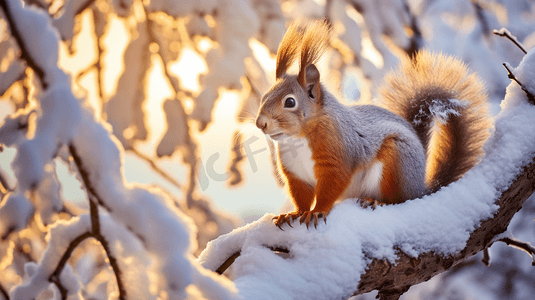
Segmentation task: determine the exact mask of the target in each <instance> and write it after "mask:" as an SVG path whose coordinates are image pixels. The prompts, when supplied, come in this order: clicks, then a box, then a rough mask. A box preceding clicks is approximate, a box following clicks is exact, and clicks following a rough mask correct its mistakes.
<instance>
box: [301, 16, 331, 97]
mask: <svg viewBox="0 0 535 300" xmlns="http://www.w3.org/2000/svg"><path fill="white" fill-rule="evenodd" d="M330 34H331V27H330V26H329V23H328V21H327V20H325V19H321V20H316V21H314V22H312V23H311V24H309V25H308V26H307V28H306V31H305V33H304V34H303V37H302V42H301V57H300V59H301V60H300V62H299V74H298V76H297V80H298V81H299V84H300V85H301V86H302V87H303V88H306V83H305V81H308V80H306V77H307V75H306V73H307V72H306V70H305V69H306V68H308V66H309V65H313V64H315V63H317V62H318V60H319V59H320V57H321V55H322V54H323V52H325V49H326V48H327V46H328V45H329V38H330ZM314 69H316V67H315V66H314ZM316 71H317V69H316ZM318 75H319V72H318ZM318 78H319V76H318Z"/></svg>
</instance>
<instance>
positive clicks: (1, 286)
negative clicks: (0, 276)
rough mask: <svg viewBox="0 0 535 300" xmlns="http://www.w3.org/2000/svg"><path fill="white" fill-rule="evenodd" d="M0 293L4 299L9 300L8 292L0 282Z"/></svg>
mask: <svg viewBox="0 0 535 300" xmlns="http://www.w3.org/2000/svg"><path fill="white" fill-rule="evenodd" d="M0 294H2V296H4V299H5V300H9V294H8V293H7V291H6V289H5V288H4V286H3V285H1V284H0Z"/></svg>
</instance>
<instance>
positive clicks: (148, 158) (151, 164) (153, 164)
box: [127, 146, 183, 190]
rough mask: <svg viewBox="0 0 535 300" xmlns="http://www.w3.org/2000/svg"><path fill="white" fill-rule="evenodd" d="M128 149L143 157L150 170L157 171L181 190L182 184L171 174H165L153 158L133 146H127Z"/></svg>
mask: <svg viewBox="0 0 535 300" xmlns="http://www.w3.org/2000/svg"><path fill="white" fill-rule="evenodd" d="M127 150H128V151H131V152H132V153H134V154H135V155H136V156H137V157H139V158H141V159H143V160H144V161H146V162H147V163H148V164H149V165H150V166H151V168H152V170H154V172H156V173H158V174H159V175H160V176H162V177H163V178H164V179H165V180H167V181H169V182H170V183H171V184H173V185H174V186H176V187H177V188H178V189H180V190H182V189H183V186H182V184H181V183H180V182H178V181H177V180H176V179H174V178H173V177H171V175H169V174H167V173H166V172H165V171H164V170H162V169H161V168H160V167H159V166H158V165H157V164H156V163H155V162H154V160H153V159H151V158H150V157H148V156H146V155H145V154H143V153H141V152H139V151H138V150H137V149H136V148H134V147H133V146H132V147H130V148H128V149H127Z"/></svg>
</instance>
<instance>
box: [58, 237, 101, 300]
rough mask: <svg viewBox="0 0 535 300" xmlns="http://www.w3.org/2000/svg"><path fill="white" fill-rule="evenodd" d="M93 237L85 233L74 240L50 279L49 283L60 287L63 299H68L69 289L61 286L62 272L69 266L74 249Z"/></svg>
mask: <svg viewBox="0 0 535 300" xmlns="http://www.w3.org/2000/svg"><path fill="white" fill-rule="evenodd" d="M91 236H92V234H91V232H89V231H88V232H85V233H83V234H81V235H79V236H78V237H77V238H75V239H74V240H72V241H71V243H70V244H69V247H68V248H67V250H66V251H65V253H63V256H62V257H61V259H60V261H59V263H58V266H57V267H56V269H55V270H54V272H53V273H52V274H51V275H50V276H49V277H48V281H50V282H52V283H54V284H55V285H56V286H57V287H58V289H59V291H60V293H61V299H67V292H68V291H67V289H66V288H65V287H63V285H62V284H61V280H60V275H61V272H62V271H63V269H64V268H65V265H66V264H67V261H68V260H69V258H70V257H71V255H72V252H73V251H74V249H76V247H78V245H79V244H80V243H81V242H83V241H84V240H85V239H87V238H89V237H91Z"/></svg>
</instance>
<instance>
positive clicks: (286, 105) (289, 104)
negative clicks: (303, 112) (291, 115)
mask: <svg viewBox="0 0 535 300" xmlns="http://www.w3.org/2000/svg"><path fill="white" fill-rule="evenodd" d="M295 104H296V102H295V99H294V98H292V97H289V98H286V100H284V108H294V107H295Z"/></svg>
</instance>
